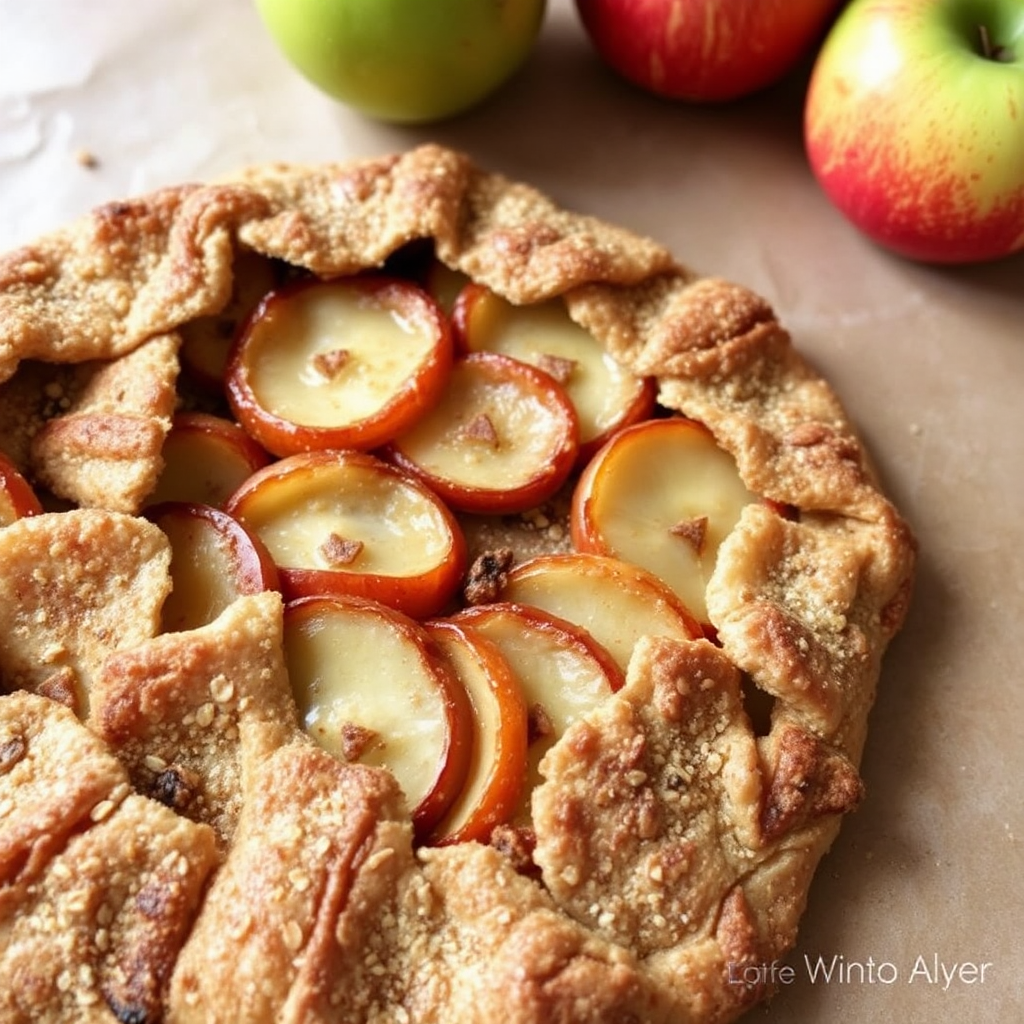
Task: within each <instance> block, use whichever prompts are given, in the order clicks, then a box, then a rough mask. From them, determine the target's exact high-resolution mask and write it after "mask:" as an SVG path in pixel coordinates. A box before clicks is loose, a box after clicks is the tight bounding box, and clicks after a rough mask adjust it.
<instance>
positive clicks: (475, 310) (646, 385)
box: [452, 283, 657, 465]
mask: <svg viewBox="0 0 1024 1024" xmlns="http://www.w3.org/2000/svg"><path fill="white" fill-rule="evenodd" d="M452 327H453V330H454V335H455V344H456V348H457V350H459V351H461V352H482V351H487V352H501V353H503V354H505V355H508V356H512V357H513V358H515V359H520V360H522V361H524V362H527V363H530V364H531V365H533V366H536V367H538V368H539V369H541V370H545V371H546V372H548V373H550V374H551V375H552V376H553V377H554V378H555V379H556V380H557V381H558V382H559V384H561V385H562V387H564V388H565V390H566V392H567V393H568V395H569V398H570V399H571V400H572V403H573V405H574V406H575V408H576V413H577V415H578V417H579V428H580V452H579V460H580V464H581V465H582V464H583V463H585V462H586V461H587V460H589V459H590V457H591V456H592V455H593V454H594V452H596V451H597V449H598V448H600V447H601V445H602V444H604V442H605V441H606V440H608V438H609V437H611V435H612V434H613V433H615V431H617V430H621V429H622V428H623V427H626V426H629V425H630V424H632V423H638V422H640V421H641V420H643V419H646V418H647V417H648V416H650V415H651V413H652V412H653V411H654V406H655V400H656V391H657V389H656V385H655V382H654V379H653V378H651V377H643V378H641V377H637V376H635V375H634V374H632V373H630V372H629V371H628V370H627V369H626V368H625V367H623V366H621V365H620V364H619V363H617V362H616V361H615V360H614V359H613V358H612V356H611V355H610V354H609V352H608V350H607V349H606V348H605V346H604V345H602V344H601V343H600V342H599V341H598V340H597V339H596V338H595V337H594V336H593V335H592V334H591V333H590V332H589V331H588V330H586V329H585V328H583V327H581V326H580V325H579V324H577V323H575V322H574V321H573V320H572V319H571V318H570V316H569V313H568V310H567V309H566V306H565V301H564V300H563V299H560V298H558V299H550V300H548V301H547V302H540V303H536V304H532V305H526V306H516V305H513V304H512V303H511V302H508V301H507V300H506V299H503V298H502V297H501V296H499V295H496V294H495V293H494V292H492V291H491V290H490V289H489V288H486V287H484V286H483V285H480V284H476V283H471V284H468V285H467V286H466V287H465V288H463V290H462V291H461V292H460V293H459V297H458V299H457V300H456V303H455V306H454V309H453V311H452Z"/></svg>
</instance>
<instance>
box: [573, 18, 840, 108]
mask: <svg viewBox="0 0 1024 1024" xmlns="http://www.w3.org/2000/svg"><path fill="white" fill-rule="evenodd" d="M838 4H839V0H576V7H577V9H578V11H579V14H580V18H581V19H582V21H583V25H584V27H585V28H586V30H587V33H588V34H589V35H590V39H591V41H592V42H593V44H594V47H595V48H596V49H597V51H598V53H599V54H600V55H601V56H602V57H603V58H604V60H605V61H607V63H608V64H609V65H610V66H611V67H612V68H613V69H614V70H615V71H617V72H618V73H619V74H620V75H622V76H623V77H624V78H626V79H628V80H629V81H631V82H633V83H634V84H635V85H639V86H641V87H642V88H644V89H647V90H649V91H650V92H653V93H656V94H657V95H659V96H666V97H669V98H670V99H685V100H697V101H702V102H720V101H724V100H732V99H737V98H738V97H740V96H745V95H747V94H748V93H752V92H755V91H757V90H758V89H762V88H764V87H765V86H768V85H771V84H773V83H774V82H776V81H778V80H779V79H780V78H781V77H782V76H783V75H785V74H786V72H787V71H789V70H790V69H791V68H792V67H793V66H794V65H795V64H796V63H797V62H798V61H799V60H800V58H801V57H803V56H804V55H806V54H807V53H809V52H810V50H811V49H812V47H813V46H814V44H815V43H816V41H817V40H818V38H819V36H820V34H821V32H822V31H823V30H824V28H825V26H826V23H827V22H828V19H829V18H830V16H831V15H832V13H833V12H834V11H835V10H836V8H837V6H838Z"/></svg>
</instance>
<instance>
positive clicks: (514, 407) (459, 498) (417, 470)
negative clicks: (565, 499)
mask: <svg viewBox="0 0 1024 1024" xmlns="http://www.w3.org/2000/svg"><path fill="white" fill-rule="evenodd" d="M578 435H579V430H578V425H577V419H576V412H575V410H574V409H573V407H572V403H571V402H570V401H569V398H568V396H567V395H566V393H565V391H564V390H563V389H562V388H561V387H560V386H559V385H558V384H557V383H556V382H555V381H554V380H553V379H552V378H551V377H550V376H549V375H548V374H546V373H542V372H540V371H538V370H537V369H536V368H535V367H532V366H529V365H527V364H526V363H522V362H520V361H519V360H516V359H511V358H509V357H508V356H504V355H498V354H496V353H492V352H477V353H473V354H472V355H469V356H466V357H464V358H463V359H459V360H457V361H456V363H455V365H454V366H453V367H452V371H451V373H450V375H449V378H448V386H447V387H446V388H445V391H444V394H443V395H442V396H441V400H440V402H439V403H438V404H437V405H436V406H435V407H434V408H433V409H432V410H431V411H430V412H428V413H427V414H426V415H425V416H424V417H423V418H421V419H420V420H419V421H418V422H417V423H415V424H414V425H413V426H412V427H411V428H410V429H409V430H408V431H406V432H405V433H403V434H400V435H399V436H398V437H397V438H396V439H395V440H394V442H393V443H392V444H391V445H389V446H388V448H387V453H388V455H389V457H390V458H391V459H392V460H393V461H394V462H396V463H397V464H398V465H400V466H402V467H403V468H405V469H406V470H408V471H409V472H410V473H414V474H415V475H416V476H418V477H420V479H422V480H423V481H424V482H426V483H427V484H428V485H429V486H430V487H431V489H432V490H434V491H435V492H436V493H437V494H439V495H440V496H441V497H442V498H443V499H444V500H445V501H446V502H447V503H448V504H449V505H450V506H451V507H452V508H454V509H457V510H458V511H462V512H480V513H496V512H522V511H525V510H526V509H529V508H533V507H534V506H536V505H538V504H540V503H541V502H543V501H545V500H547V499H548V498H549V497H551V495H552V494H554V493H555V491H557V490H558V489H559V487H561V486H562V484H563V483H564V482H565V480H566V479H567V478H568V476H569V473H570V472H571V471H572V468H573V465H574V464H575V462H576V453H577V451H578Z"/></svg>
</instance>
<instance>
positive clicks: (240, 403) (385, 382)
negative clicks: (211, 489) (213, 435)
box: [227, 275, 452, 455]
mask: <svg viewBox="0 0 1024 1024" xmlns="http://www.w3.org/2000/svg"><path fill="white" fill-rule="evenodd" d="M451 358H452V343H451V332H450V330H449V327H448V321H447V318H446V317H445V315H444V313H443V312H442V311H441V308H440V307H439V306H438V304H437V303H436V302H435V301H434V299H433V298H431V297H430V295H428V294H427V292H425V291H424V290H423V289H421V288H419V287H417V286H416V285H414V284H412V283H411V282H409V281H402V280H399V279H397V278H392V277H385V276H372V275H367V276H361V277H351V278H340V279H336V280H331V281H322V280H307V281H303V282H300V283H298V284H294V285H291V286H290V287H287V288H283V289H281V290H280V291H277V292H272V293H271V294H270V295H268V296H267V297H266V298H265V299H264V300H263V302H261V303H260V305H259V307H258V308H257V310H256V312H255V313H254V314H253V316H252V317H251V318H250V319H249V321H248V323H247V324H246V325H245V327H244V328H243V330H242V331H241V333H240V335H239V337H238V340H237V342H236V344H235V346H234V348H233V350H232V353H231V359H230V362H229V365H228V370H227V393H228V400H229V401H230V403H231V407H232V409H233V411H234V413H235V415H236V416H237V417H238V420H239V422H241V424H242V425H243V426H244V427H245V429H246V430H248V431H249V433H250V434H252V436H253V437H254V438H256V440H257V441H258V442H259V443H260V444H262V445H263V447H264V448H266V449H267V451H269V452H273V453H274V454H275V455H290V454H294V453H296V452H301V451H312V450H315V449H324V448H360V449H369V448H375V447H377V446H378V445H381V444H383V443H384V442H385V441H388V440H390V439H391V438H392V437H394V436H395V435H396V434H398V433H400V432H401V431H402V430H404V429H405V428H406V427H408V426H409V425H410V424H411V423H412V422H413V421H414V420H416V419H417V418H419V417H420V416H421V415H422V414H423V412H424V411H425V410H426V409H428V408H429V407H430V406H431V405H433V403H434V402H435V401H436V399H437V397H438V396H439V395H440V393H441V390H442V389H443V387H444V385H445V380H446V378H447V374H448V369H449V367H450V365H451Z"/></svg>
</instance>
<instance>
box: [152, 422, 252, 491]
mask: <svg viewBox="0 0 1024 1024" xmlns="http://www.w3.org/2000/svg"><path fill="white" fill-rule="evenodd" d="M162 454H163V459H164V468H163V471H162V472H161V474H160V478H159V480H157V484H156V488H155V490H154V491H153V493H152V495H150V498H149V500H148V502H147V504H149V505H157V504H160V503H161V502H164V501H193V502H199V503H200V504H203V505H213V506H214V507H216V508H221V507H223V505H224V503H225V502H226V501H227V500H228V498H230V497H231V495H232V494H234V492H235V491H237V490H238V488H239V487H240V486H241V485H242V484H243V483H244V482H245V481H246V480H247V479H248V478H249V477H250V476H252V474H253V473H255V472H256V470H258V469H262V468H263V467H264V466H265V465H267V463H268V462H269V461H270V457H269V456H268V455H267V453H266V452H265V451H264V450H263V449H262V448H261V447H260V446H259V445H258V444H257V443H256V442H255V441H254V440H253V439H252V438H251V437H250V436H249V435H248V434H247V433H246V432H245V431H244V430H243V429H242V428H241V427H240V426H239V425H238V424H237V423H233V422H232V421H231V420H228V419H224V417H222V416H211V415H209V414H208V413H204V412H181V413H178V415H177V416H175V417H174V422H173V424H172V425H171V429H170V430H169V431H168V432H167V437H166V439H165V440H164V446H163V451H162Z"/></svg>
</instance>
